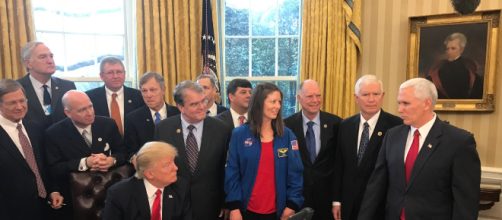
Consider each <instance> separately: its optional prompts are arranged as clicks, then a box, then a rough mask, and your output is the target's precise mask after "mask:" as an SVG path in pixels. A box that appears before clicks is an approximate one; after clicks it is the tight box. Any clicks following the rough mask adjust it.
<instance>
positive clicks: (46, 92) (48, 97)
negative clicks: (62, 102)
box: [42, 85, 52, 105]
mask: <svg viewBox="0 0 502 220" xmlns="http://www.w3.org/2000/svg"><path fill="white" fill-rule="evenodd" d="M42 87H44V105H51V103H52V100H51V94H49V90H47V88H48V87H49V86H47V85H43V86H42Z"/></svg>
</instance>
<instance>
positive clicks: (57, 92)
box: [51, 77, 63, 112]
mask: <svg viewBox="0 0 502 220" xmlns="http://www.w3.org/2000/svg"><path fill="white" fill-rule="evenodd" d="M62 92H63V91H62V89H61V88H60V82H59V80H58V79H56V78H54V77H51V93H52V99H51V101H52V103H51V107H52V112H54V111H55V108H56V106H57V105H58V103H59V101H60V100H61V97H62V96H63V93H62Z"/></svg>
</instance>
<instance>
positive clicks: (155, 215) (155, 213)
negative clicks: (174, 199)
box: [150, 189, 162, 220]
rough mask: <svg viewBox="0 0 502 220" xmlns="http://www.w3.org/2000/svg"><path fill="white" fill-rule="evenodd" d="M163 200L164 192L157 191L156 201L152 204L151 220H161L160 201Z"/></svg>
mask: <svg viewBox="0 0 502 220" xmlns="http://www.w3.org/2000/svg"><path fill="white" fill-rule="evenodd" d="M161 198H162V191H161V190H160V189H157V191H155V199H154V200H153V204H152V216H151V217H152V218H150V220H160V219H161V218H160V199H161Z"/></svg>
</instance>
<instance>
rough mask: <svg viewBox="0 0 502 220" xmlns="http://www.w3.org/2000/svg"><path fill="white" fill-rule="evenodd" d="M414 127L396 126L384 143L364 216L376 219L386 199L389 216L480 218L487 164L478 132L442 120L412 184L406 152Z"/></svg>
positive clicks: (429, 139)
mask: <svg viewBox="0 0 502 220" xmlns="http://www.w3.org/2000/svg"><path fill="white" fill-rule="evenodd" d="M409 130H410V126H407V125H400V126H397V127H394V128H392V129H390V130H389V131H388V132H387V134H386V135H385V138H384V140H383V143H382V149H381V150H380V153H379V155H378V160H377V163H376V165H375V170H374V171H373V174H372V175H371V178H370V180H369V182H368V186H367V188H366V193H365V195H364V199H363V202H362V206H361V210H364V211H361V212H359V217H358V219H360V220H366V219H368V220H370V219H374V218H373V216H374V214H375V213H376V211H377V210H376V209H377V208H378V204H381V203H384V204H385V219H389V220H390V219H399V215H400V213H401V210H402V209H403V208H404V210H405V214H406V219H407V220H415V219H445V220H448V219H452V220H462V219H477V217H478V206H479V184H480V179H481V165H480V161H479V156H478V153H477V151H476V142H475V140H474V136H473V135H472V134H471V133H469V132H467V131H465V130H462V129H459V128H456V127H454V126H452V125H449V124H447V123H445V122H443V121H441V120H439V118H437V119H436V121H435V122H434V125H433V126H432V128H431V130H430V131H429V134H428V135H427V137H426V138H425V141H424V143H423V145H422V147H421V149H420V151H419V153H418V156H417V158H416V160H415V164H414V166H413V170H412V172H411V176H410V180H409V182H408V183H406V178H405V170H404V169H405V168H404V152H405V145H406V139H407V136H408V133H409Z"/></svg>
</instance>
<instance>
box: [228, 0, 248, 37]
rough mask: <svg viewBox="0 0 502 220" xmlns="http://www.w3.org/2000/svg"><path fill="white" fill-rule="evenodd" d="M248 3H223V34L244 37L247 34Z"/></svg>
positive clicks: (230, 1) (236, 1) (239, 1)
mask: <svg viewBox="0 0 502 220" xmlns="http://www.w3.org/2000/svg"><path fill="white" fill-rule="evenodd" d="M248 5H249V4H248V2H246V1H242V0H227V1H225V34H226V35H228V36H244V35H246V36H247V35H248V34H249V19H248V17H249V10H248Z"/></svg>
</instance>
